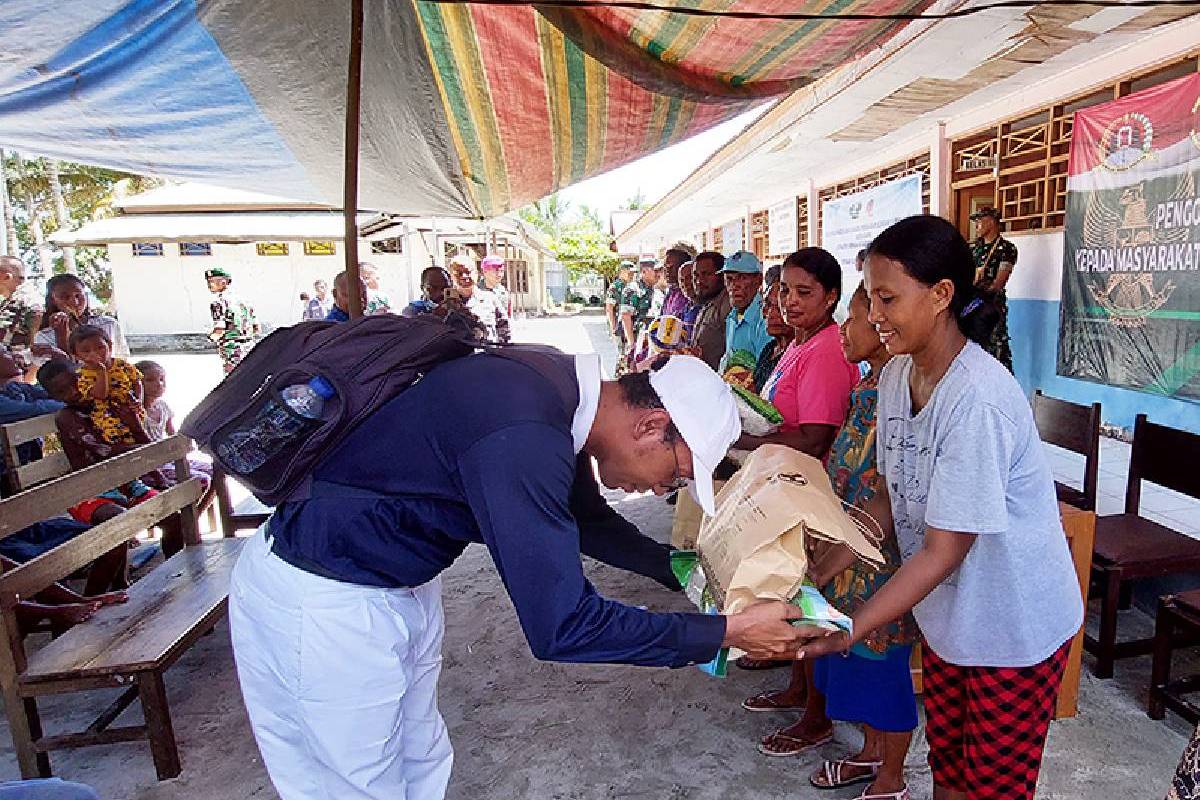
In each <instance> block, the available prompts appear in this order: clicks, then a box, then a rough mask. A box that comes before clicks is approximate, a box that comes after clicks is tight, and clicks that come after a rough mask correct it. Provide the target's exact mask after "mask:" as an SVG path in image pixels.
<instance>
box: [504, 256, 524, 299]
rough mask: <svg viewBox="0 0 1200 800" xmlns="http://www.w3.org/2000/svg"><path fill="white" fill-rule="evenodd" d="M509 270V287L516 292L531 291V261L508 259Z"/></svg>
mask: <svg viewBox="0 0 1200 800" xmlns="http://www.w3.org/2000/svg"><path fill="white" fill-rule="evenodd" d="M505 267H507V270H508V282H509V284H510V286H509V289H510V290H511V291H512V292H513V293H515V294H525V293H527V292H528V291H529V263H528V262H526V261H522V260H520V259H508V260H507V261H506V262H505Z"/></svg>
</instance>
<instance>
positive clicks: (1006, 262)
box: [971, 236, 1017, 372]
mask: <svg viewBox="0 0 1200 800" xmlns="http://www.w3.org/2000/svg"><path fill="white" fill-rule="evenodd" d="M971 255H972V256H973V257H974V259H975V267H976V269H982V270H983V276H982V278H981V279H980V281H979V288H980V289H982V290H983V291H985V292H989V293H991V295H992V299H993V300H994V301H995V303H996V308H997V310H998V311H999V312H1000V320H999V321H998V322H997V323H996V327H995V328H993V329H992V338H991V339H990V340H989V341H988V342H987V343H986V344H984V346H983V349H984V350H987V351H988V352H989V353H991V354H992V356H994V357H995V359H996V360H997V361H999V362H1000V363H1001V364H1003V365H1004V366H1005V367H1007V368H1008V371H1009V372H1012V349H1011V347H1010V346H1009V340H1008V298H1007V297H1006V295H1005V293H1004V290H1003V289H1001V290H1000V291H999V292H993V291H992V285H993V284H995V282H996V276H998V275H999V274H1000V271H1001V269H1002V268H1003V269H1012V268H1013V267H1014V266H1016V263H1017V246H1016V245H1015V244H1013V243H1012V242H1010V241H1009V240H1008V239H1005V238H1004V237H1003V236H1000V237H997V238H996V239H994V240H992V241H991V242H985V241H984V240H983V239H982V238H979V239H976V240H975V241H974V242H973V243H972V244H971Z"/></svg>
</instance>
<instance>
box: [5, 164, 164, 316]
mask: <svg viewBox="0 0 1200 800" xmlns="http://www.w3.org/2000/svg"><path fill="white" fill-rule="evenodd" d="M3 158H4V169H3V170H2V171H0V172H2V173H3V174H4V176H5V177H6V179H7V180H6V181H5V188H6V189H7V194H8V197H9V199H10V201H11V202H10V204H9V209H10V210H11V212H12V216H13V225H12V228H11V229H12V230H13V231H15V232H16V237H17V245H18V247H17V252H14V253H13V254H14V255H18V256H22V257H23V258H25V259H26V261H27V263H29V264H30V266H31V267H33V268H34V269H35V270H36V272H37V273H38V274H40V275H41V276H42V277H46V273H49V272H54V273H58V272H65V271H74V272H75V273H76V274H78V275H79V277H80V278H82V279H83V281H84V283H85V284H87V286H88V288H89V289H90V290H91V291H92V293H93V294H95V295H96V297H98V298H99V299H100V300H102V301H105V302H107V301H108V300H109V298H110V297H111V296H112V275H111V273H110V272H109V268H108V261H107V258H106V256H105V252H104V249H103V248H71V249H73V250H74V253H73V254H71V255H72V256H73V261H74V263H73V265H72V263H71V261H72V258H71V256H68V255H67V253H65V252H63V250H60V249H58V248H56V247H55V246H54V245H52V244H51V243H50V242H49V241H48V238H49V235H50V234H52V233H54V232H55V231H57V230H59V229H60V228H63V227H75V226H78V225H80V224H82V223H85V222H89V221H91V220H93V219H99V218H101V217H106V216H110V215H112V214H113V207H112V206H113V202H114V201H115V200H116V199H117V198H119V197H121V196H124V195H126V194H134V193H137V192H141V191H144V190H146V189H148V188H151V187H153V186H157V185H160V184H161V183H162V182H161V181H160V180H157V179H154V178H147V177H144V176H140V175H130V174H127V173H124V172H118V171H116V170H110V169H105V168H103V167H93V166H88V165H85V164H75V163H71V162H66V161H63V162H55V161H51V160H49V159H45V158H34V159H26V158H22V157H21V156H20V154H18V153H13V152H11V151H10V152H7V153H4V154H3Z"/></svg>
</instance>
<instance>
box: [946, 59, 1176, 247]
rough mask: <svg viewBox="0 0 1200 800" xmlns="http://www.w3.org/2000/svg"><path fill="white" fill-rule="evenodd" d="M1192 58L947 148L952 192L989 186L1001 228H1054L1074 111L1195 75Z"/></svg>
mask: <svg viewBox="0 0 1200 800" xmlns="http://www.w3.org/2000/svg"><path fill="white" fill-rule="evenodd" d="M1196 66H1197V62H1196V59H1195V58H1189V59H1186V60H1184V61H1180V62H1177V63H1175V64H1171V65H1168V66H1166V67H1163V68H1160V69H1158V70H1155V71H1152V72H1147V73H1143V74H1141V75H1139V76H1134V77H1133V78H1131V79H1129V80H1126V81H1122V82H1119V83H1114V84H1110V85H1109V86H1105V87H1102V88H1100V89H1095V90H1093V91H1090V92H1088V93H1087V94H1084V95H1080V96H1077V97H1071V98H1067V99H1066V100H1064V101H1062V102H1060V103H1058V104H1056V105H1053V106H1049V107H1047V108H1043V109H1041V110H1039V111H1035V112H1034V113H1031V114H1025V115H1023V116H1021V117H1019V118H1016V119H1011V120H1007V121H1004V122H1001V123H1000V124H998V125H994V126H992V127H990V128H987V129H986V130H983V131H980V132H978V133H975V134H972V135H971V136H969V137H964V138H962V139H959V140H957V141H955V142H953V143H952V144H951V153H952V155H951V171H952V175H951V184H950V186H951V188H952V189H954V190H955V192H956V193H961V192H963V191H966V190H973V189H974V187H977V186H978V187H994V196H995V197H996V199H997V201H998V203H999V206H1000V212H1001V214H1002V215H1003V216H1004V227H1005V228H1006V229H1008V230H1010V231H1034V230H1037V231H1040V230H1058V229H1061V228H1062V227H1063V221H1064V219H1065V217H1066V211H1067V160H1068V157H1069V154H1070V150H1071V130H1072V127H1073V126H1074V122H1075V117H1074V114H1075V112H1076V111H1078V110H1080V109H1084V108H1088V107H1090V106H1094V105H1099V104H1100V103H1107V102H1109V101H1110V100H1112V99H1113V98H1114V97H1124V96H1126V95H1128V94H1130V93H1132V92H1135V91H1138V90H1139V89H1143V88H1147V87H1149V86H1157V85H1158V84H1160V83H1164V82H1166V81H1168V80H1173V79H1175V78H1178V77H1182V76H1184V75H1191V74H1193V73H1195V71H1196Z"/></svg>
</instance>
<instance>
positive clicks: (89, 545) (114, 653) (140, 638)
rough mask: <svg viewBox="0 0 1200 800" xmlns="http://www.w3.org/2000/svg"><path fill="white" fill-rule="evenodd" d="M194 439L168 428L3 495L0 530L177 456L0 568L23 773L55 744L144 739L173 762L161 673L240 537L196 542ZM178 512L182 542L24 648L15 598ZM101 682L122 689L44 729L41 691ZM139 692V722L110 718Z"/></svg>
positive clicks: (190, 638) (210, 609)
mask: <svg viewBox="0 0 1200 800" xmlns="http://www.w3.org/2000/svg"><path fill="white" fill-rule="evenodd" d="M190 449H191V441H190V440H189V439H187V438H186V437H184V436H173V437H170V438H168V439H166V440H164V441H161V442H155V443H154V444H149V445H145V446H144V447H140V448H138V449H136V450H133V451H131V452H128V453H125V454H124V455H121V456H119V457H117V458H113V459H110V460H108V461H105V462H103V463H100V464H96V465H95V466H92V467H88V468H87V469H83V470H80V471H78V472H74V473H71V474H70V475H66V476H63V477H60V478H57V479H55V480H52V481H50V482H48V483H45V484H42V485H41V486H38V487H35V488H33V489H28V490H26V491H24V492H21V493H20V494H18V495H16V496H14V497H10V498H8V499H7V500H3V501H0V538H2V537H4V536H8V535H10V534H12V533H13V532H15V531H17V530H21V529H22V528H24V527H26V526H28V525H31V524H32V523H34V522H37V521H39V520H42V519H45V518H47V517H49V516H53V515H55V514H59V513H62V512H63V511H65V510H66V509H67V508H69V507H70V506H72V505H74V504H76V503H78V502H80V501H82V500H85V499H87V498H91V497H95V496H96V495H98V494H101V493H103V492H104V491H107V490H108V489H111V488H113V487H114V486H119V485H120V484H122V483H125V482H127V481H130V480H132V479H134V478H136V477H138V476H139V475H142V474H144V473H146V472H147V471H149V470H150V469H153V468H155V467H157V466H158V465H160V464H163V463H166V462H174V463H175V469H176V471H177V475H178V477H180V478H181V481H180V483H179V484H178V485H176V486H173V487H172V488H170V489H168V490H166V491H164V492H162V493H160V494H159V495H157V496H156V497H154V498H151V499H150V500H147V501H146V502H144V503H141V504H140V505H137V506H135V507H133V508H131V509H129V510H128V511H126V512H125V513H123V514H120V515H118V516H117V517H115V518H113V519H111V520H109V521H107V522H104V523H101V524H99V525H96V526H95V527H93V528H91V529H89V530H87V531H84V532H83V533H81V534H80V535H79V536H77V537H75V538H74V539H71V540H70V541H68V542H65V543H63V544H61V545H59V546H58V547H56V548H54V549H53V550H50V551H48V552H46V553H43V554H42V555H40V556H38V557H37V558H35V559H33V560H31V561H28V562H26V563H25V564H22V565H20V566H19V567H17V568H15V569H13V570H11V571H9V572H7V573H5V574H3V575H0V634H2V635H0V690H2V693H3V697H4V710H5V714H6V715H7V717H8V723H9V727H10V729H11V731H12V740H13V748H14V750H15V751H16V755H17V762H18V764H19V766H20V770H21V775H22V777H24V778H35V777H39V776H42V777H46V776H49V775H50V761H49V755H48V754H49V753H50V751H52V750H58V749H63V748H73V747H83V746H86V745H95V744H111V743H115V742H128V741H136V740H139V739H148V740H149V742H150V752H151V754H152V755H153V758H154V765H155V768H156V770H157V773H158V777H159V778H160V779H167V778H173V777H175V776H176V775H178V774H179V772H180V763H179V751H178V748H177V746H176V743H175V734H174V730H173V728H172V726H171V716H170V710H169V708H168V706H167V695H166V689H165V686H164V684H163V673H164V672H165V671H166V669H167V668H168V667H170V666H171V665H172V664H173V663H174V662H175V661H176V660H177V659H178V658H179V657H180V656H181V655H182V654H183V653H184V652H185V651H186V650H187V649H188V648H189V647H190V646H191V645H192V644H193V643H194V642H195V641H196V640H197V639H198V638H199V637H200V636H201V635H202V634H204V633H206V632H207V631H209V630H211V629H212V627H213V626H214V625H215V624H216V622H217V621H218V620H219V619H220V618H221V616H223V615H224V613H225V606H226V601H227V598H228V591H229V575H230V571H231V570H232V567H233V564H234V562H235V561H236V557H237V553H238V551H239V549H240V547H241V545H242V540H238V539H230V540H222V541H219V542H215V543H210V544H201V543H200V532H199V526H198V525H197V523H196V506H195V504H196V502H197V500H198V499H199V497H200V495H201V491H202V488H201V487H202V484H201V482H200V481H199V480H197V479H195V478H189V477H188V464H187V457H186V456H187V453H188V451H189V450H190ZM173 514H178V515H179V516H180V518H181V520H182V527H183V534H184V542H185V544H186V545H187V546H186V547H184V549H183V550H182V551H181V552H179V553H177V554H175V555H174V556H172V557H171V558H169V559H167V560H166V561H165V562H163V563H162V564H161V565H159V566H158V567H156V568H155V569H153V570H152V571H151V572H150V573H149V574H148V575H147V576H146V577H144V578H142V579H141V580H139V581H138V582H137V583H135V584H133V586H132V587H130V589H129V590H128V595H129V601H128V602H127V603H124V604H121V605H114V606H106V607H104V608H101V609H100V610H98V611H97V612H96V614H95V615H94V616H93V617H92V618H91V619H89V620H88V621H87V622H84V623H82V624H80V625H76V626H75V627H73V628H71V629H70V630H68V631H67V632H66V633H65V634H63V635H62V636H60V637H59V638H57V639H55V640H53V641H51V642H49V643H48V644H46V645H45V646H44V647H42V648H41V649H40V650H37V651H36V652H33V653H26V651H25V645H24V642H23V641H22V639H21V635H20V628H19V626H18V623H17V617H16V613H15V609H16V606H17V603H18V601H19V599H20V598H22V597H31V596H33V595H34V594H36V593H37V592H40V591H42V590H43V589H45V588H46V587H47V586H49V585H50V584H52V583H54V582H55V581H57V580H59V579H61V578H63V577H64V576H66V575H69V574H71V573H72V572H74V571H76V570H78V569H79V568H81V567H83V566H84V565H86V564H88V563H90V562H91V561H92V560H94V559H95V558H96V557H97V556H99V555H101V554H103V553H106V552H108V551H110V550H112V549H113V548H114V547H121V546H124V545H125V543H126V542H128V541H129V540H130V539H131V538H133V536H134V535H135V534H136V533H137V532H138V531H140V530H142V529H145V528H146V527H149V526H152V525H154V524H155V523H158V522H160V521H162V520H164V519H166V518H167V517H169V516H171V515H173ZM101 688H115V689H121V690H122V691H121V694H120V695H119V696H118V697H117V698H116V699H115V700H114V701H113V703H112V705H110V706H109V707H108V708H107V709H106V710H105V711H104V712H103V713H102V714H101V715H100V716H99V717H98V718H97V719H96V721H95V722H93V723H92V724H91V725H89V726H88V727H87V728H86V729H85V730H83V731H81V732H78V733H67V734H59V735H54V736H47V735H44V733H43V731H42V725H41V719H40V717H39V714H38V708H37V698H38V697H41V696H43V695H48V694H62V693H68V692H76V691H81V690H92V689H101ZM136 699H140V700H141V703H142V713H143V716H144V718H145V723H144V724H142V725H129V726H123V727H118V728H111V727H110V726H111V724H112V723H113V722H114V721H115V720H116V719H117V717H118V716H119V715H120V714H121V712H122V711H123V710H124V709H125V708H126V707H128V706H129V705H130V704H131V703H132V702H133V701H134V700H136Z"/></svg>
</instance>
